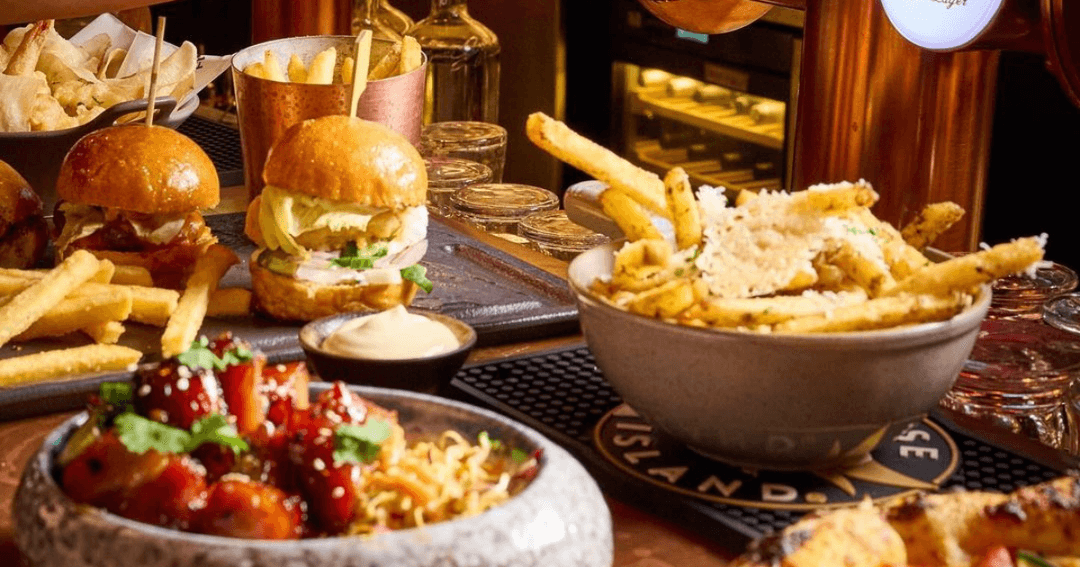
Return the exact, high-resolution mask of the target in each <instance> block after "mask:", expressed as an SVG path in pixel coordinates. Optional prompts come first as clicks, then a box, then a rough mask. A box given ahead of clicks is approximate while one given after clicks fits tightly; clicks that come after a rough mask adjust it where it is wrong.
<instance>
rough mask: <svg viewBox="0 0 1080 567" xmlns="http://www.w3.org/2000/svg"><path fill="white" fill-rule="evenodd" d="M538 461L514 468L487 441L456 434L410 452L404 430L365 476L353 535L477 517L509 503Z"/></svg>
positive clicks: (351, 528)
mask: <svg viewBox="0 0 1080 567" xmlns="http://www.w3.org/2000/svg"><path fill="white" fill-rule="evenodd" d="M536 466H537V462H536V459H535V458H529V459H528V460H526V461H525V462H523V463H514V462H513V461H512V460H511V459H510V458H509V457H508V456H506V455H501V454H498V452H497V451H496V450H495V448H494V447H493V446H492V444H491V441H490V440H489V439H488V438H487V437H486V436H481V437H480V438H479V441H478V442H477V443H476V444H473V443H470V442H469V441H467V440H466V439H465V438H464V437H462V436H461V434H459V433H458V432H456V431H449V430H448V431H445V432H443V434H442V435H441V436H440V437H439V439H437V440H436V441H433V442H432V441H422V442H418V443H414V444H412V445H411V446H407V445H406V442H405V436H404V432H403V431H402V429H401V427H400V426H395V427H394V434H393V435H392V437H391V439H389V440H387V441H386V442H385V443H384V444H383V449H382V451H381V454H380V458H379V460H378V461H377V462H376V464H375V465H374V466H372V467H368V468H365V470H364V471H363V472H362V475H361V479H360V483H359V485H360V486H361V490H360V494H359V495H358V501H357V504H356V505H357V509H358V510H360V511H361V513H360V514H359V518H360V519H359V520H357V521H355V522H353V524H352V525H351V526H349V530H348V533H350V534H354V535H362V534H375V533H381V532H386V531H390V530H398V529H403V528H413V527H420V526H424V525H426V524H430V523H433V522H440V521H444V520H449V519H452V518H459V517H468V516H475V515H476V514H479V513H481V512H483V511H484V510H487V509H488V508H491V507H492V506H495V505H497V504H499V503H502V502H505V501H506V500H508V499H509V498H510V497H511V496H513V495H514V494H515V493H516V492H518V491H520V490H521V488H522V487H523V486H524V482H522V481H523V480H524V479H525V478H526V475H528V474H530V473H531V472H532V471H533V470H535V468H536Z"/></svg>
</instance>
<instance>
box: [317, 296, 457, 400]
mask: <svg viewBox="0 0 1080 567" xmlns="http://www.w3.org/2000/svg"><path fill="white" fill-rule="evenodd" d="M409 312H410V313H414V314H418V315H423V316H425V317H427V318H429V319H432V320H434V321H438V322H439V323H442V324H443V325H446V326H447V327H448V328H449V329H450V330H451V331H452V332H453V333H454V336H456V337H457V339H458V342H459V343H461V346H459V347H458V348H457V349H455V350H452V351H450V352H447V353H444V354H439V355H435V356H426V357H421V358H407V359H401V360H378V359H371V358H357V357H349V356H343V355H340V354H334V353H331V352H328V351H326V350H324V349H323V348H322V343H323V341H324V340H325V339H326V337H328V336H330V334H331V333H333V332H334V331H336V330H337V329H338V328H339V327H341V326H342V325H343V324H345V323H346V322H347V321H351V320H353V319H356V318H357V317H363V316H365V315H371V313H363V312H359V313H342V314H339V315H331V316H330V317H324V318H322V319H316V320H314V321H312V322H310V323H308V324H307V325H304V326H303V327H302V328H301V329H300V346H301V347H302V348H303V349H304V352H305V353H306V354H307V357H308V362H309V363H310V364H311V367H312V369H313V370H314V371H315V373H316V374H318V375H319V377H320V378H322V379H323V380H329V381H335V380H341V381H343V382H346V383H348V384H360V385H364V386H378V387H382V388H398V389H402V390H411V391H414V392H424V393H428V394H434V393H439V392H442V391H444V390H445V388H446V387H447V386H449V384H450V380H451V379H452V378H453V377H454V375H455V374H457V371H458V370H460V369H461V366H462V365H463V364H465V359H466V358H468V357H469V352H471V351H472V348H473V346H475V345H476V331H475V330H474V329H473V328H472V326H470V325H469V324H468V323H465V322H463V321H461V320H458V319H455V318H453V317H450V316H448V315H441V314H439V313H432V312H429V311H422V310H419V309H409Z"/></svg>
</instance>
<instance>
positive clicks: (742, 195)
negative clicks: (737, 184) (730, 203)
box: [735, 189, 758, 207]
mask: <svg viewBox="0 0 1080 567" xmlns="http://www.w3.org/2000/svg"><path fill="white" fill-rule="evenodd" d="M757 196H758V194H757V192H756V191H750V190H749V189H741V190H739V193H738V194H737V195H735V206H736V207H742V206H744V205H746V204H747V203H749V202H750V201H752V200H754V199H756V198H757Z"/></svg>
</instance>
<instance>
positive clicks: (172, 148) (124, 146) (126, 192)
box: [53, 124, 220, 288]
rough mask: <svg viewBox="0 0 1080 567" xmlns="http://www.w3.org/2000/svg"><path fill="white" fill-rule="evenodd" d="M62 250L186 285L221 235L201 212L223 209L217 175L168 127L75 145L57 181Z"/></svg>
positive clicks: (97, 134) (125, 129)
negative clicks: (197, 262)
mask: <svg viewBox="0 0 1080 567" xmlns="http://www.w3.org/2000/svg"><path fill="white" fill-rule="evenodd" d="M56 194H57V198H58V199H59V200H58V202H57V204H56V211H55V215H54V217H53V218H54V221H55V224H56V231H57V236H56V250H57V253H58V255H59V256H60V258H64V257H66V256H67V255H69V254H70V253H71V252H72V251H74V250H76V249H80V248H82V249H86V250H89V251H90V252H92V253H93V254H94V255H95V256H97V257H99V258H102V259H107V260H110V261H112V262H113V263H115V264H125V265H136V266H142V267H145V268H146V269H148V270H149V271H150V273H151V275H152V276H153V278H154V283H155V284H156V285H158V286H162V287H170V288H180V287H182V285H183V282H184V280H185V278H186V277H187V275H188V272H189V271H190V269H191V268H192V266H193V265H194V263H195V260H196V259H197V258H198V257H199V256H201V255H202V254H203V253H204V252H205V251H206V249H207V248H208V247H209V246H210V245H211V244H213V243H215V242H217V238H215V237H214V236H213V234H211V232H210V229H209V228H208V227H207V226H206V224H205V223H204V222H203V217H202V214H201V213H200V210H201V209H205V208H210V207H213V206H215V205H217V204H218V200H219V198H220V191H219V186H218V177H217V171H216V170H215V169H214V164H213V163H212V162H211V161H210V157H209V156H207V155H206V152H204V151H203V150H202V148H200V147H199V145H198V144H196V143H195V142H194V141H192V140H191V139H190V138H188V137H187V136H184V135H183V134H180V133H179V132H177V131H175V130H171V129H169V128H165V127H162V126H145V125H141V124H140V125H130V126H111V127H108V128H103V129H101V130H96V131H94V132H91V133H90V134H87V135H86V136H83V137H82V138H81V139H79V141H78V142H76V143H75V145H74V146H73V147H72V148H71V150H70V151H69V152H68V154H67V156H66V157H65V158H64V163H63V165H62V166H61V167H60V175H59V177H58V179H57V181H56Z"/></svg>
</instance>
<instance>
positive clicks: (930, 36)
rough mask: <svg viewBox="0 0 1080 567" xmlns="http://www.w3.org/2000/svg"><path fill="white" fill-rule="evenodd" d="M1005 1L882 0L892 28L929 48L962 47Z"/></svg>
mask: <svg viewBox="0 0 1080 567" xmlns="http://www.w3.org/2000/svg"><path fill="white" fill-rule="evenodd" d="M1004 3H1005V0H881V5H882V7H884V8H885V14H886V15H887V16H888V17H889V21H890V22H892V25H893V27H895V28H896V30H897V31H898V32H900V35H902V36H904V38H905V39H907V40H908V41H910V42H911V43H914V44H915V45H918V46H919V47H924V48H926V49H935V50H947V49H956V48H959V47H963V46H965V45H967V44H969V43H971V42H972V41H974V40H975V38H977V37H979V35H980V34H981V33H983V31H985V30H986V28H988V27H989V26H990V24H991V23H992V22H993V21H994V17H995V16H997V13H998V11H999V10H1000V9H1001V6H1002V5H1003V4H1004Z"/></svg>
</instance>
